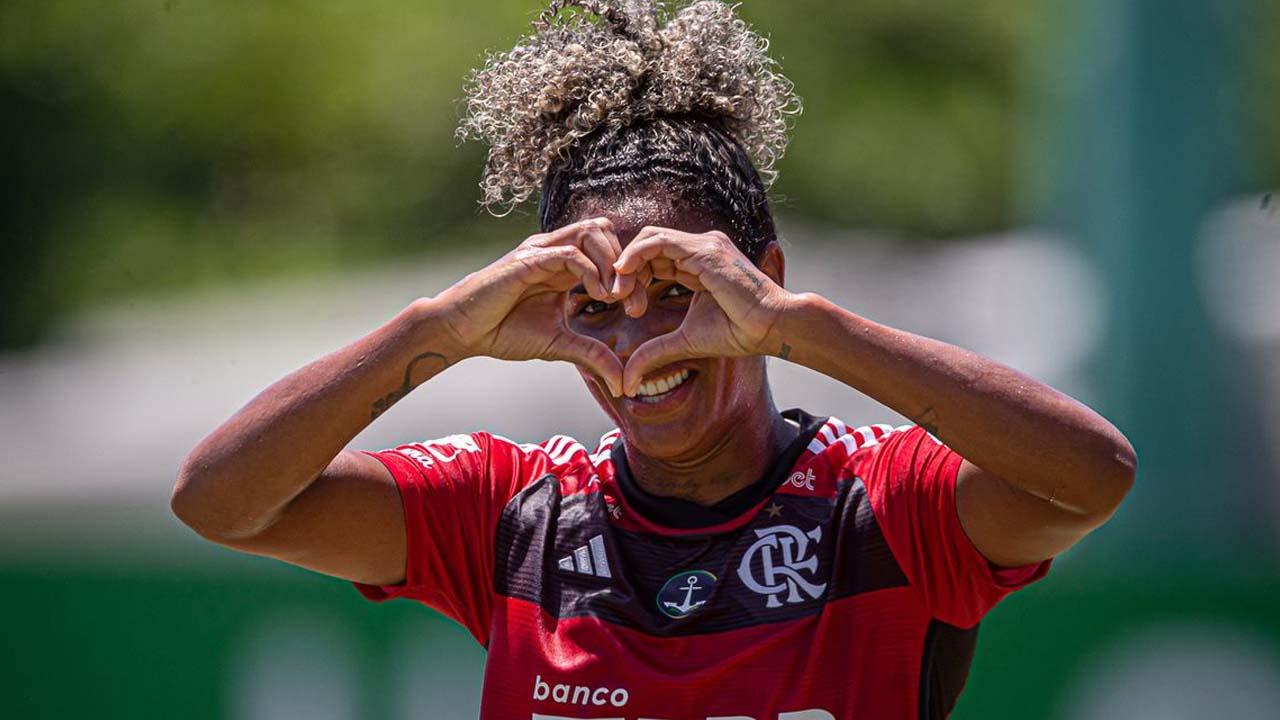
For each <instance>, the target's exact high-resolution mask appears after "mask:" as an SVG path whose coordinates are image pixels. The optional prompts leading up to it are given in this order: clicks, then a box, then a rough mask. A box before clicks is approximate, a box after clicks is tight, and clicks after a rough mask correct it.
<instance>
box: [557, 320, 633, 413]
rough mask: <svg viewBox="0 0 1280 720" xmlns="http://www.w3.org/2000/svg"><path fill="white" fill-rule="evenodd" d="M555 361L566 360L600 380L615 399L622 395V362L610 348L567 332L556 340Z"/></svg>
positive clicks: (583, 336) (591, 339)
mask: <svg viewBox="0 0 1280 720" xmlns="http://www.w3.org/2000/svg"><path fill="white" fill-rule="evenodd" d="M554 345H555V351H554V353H553V355H552V357H551V359H553V360H564V361H567V362H571V363H573V364H575V365H578V366H580V367H583V368H586V369H587V370H588V371H589V372H591V373H592V374H594V375H595V376H596V377H598V378H600V380H602V381H603V382H604V384H605V387H606V388H607V389H608V390H609V393H610V394H611V395H613V396H614V397H618V396H619V395H621V394H622V372H623V367H622V361H620V360H619V359H618V356H617V355H616V354H614V352H613V351H612V350H610V349H609V346H607V345H605V344H604V343H602V342H600V341H599V340H596V339H595V338H589V337H586V336H585V335H579V334H577V333H575V332H565V333H563V334H562V335H561V336H560V337H558V338H557V339H556V342H555V343H554Z"/></svg>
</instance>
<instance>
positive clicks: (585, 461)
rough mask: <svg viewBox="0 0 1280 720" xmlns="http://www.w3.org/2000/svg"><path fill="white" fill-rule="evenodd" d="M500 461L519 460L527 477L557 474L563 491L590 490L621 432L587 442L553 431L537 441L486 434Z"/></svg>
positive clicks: (570, 492) (608, 459)
mask: <svg viewBox="0 0 1280 720" xmlns="http://www.w3.org/2000/svg"><path fill="white" fill-rule="evenodd" d="M485 435H486V437H487V441H488V443H489V445H490V447H491V448H492V453H493V454H494V455H495V457H497V458H498V460H499V462H508V463H518V464H519V465H520V466H521V468H520V469H521V473H520V474H522V475H524V476H525V477H526V478H527V480H530V481H531V480H536V479H538V478H540V477H544V476H546V475H554V476H555V477H556V478H557V479H558V480H559V483H560V492H561V494H562V495H569V494H572V493H575V492H581V491H584V490H588V489H590V488H591V487H594V486H595V485H596V484H598V475H599V472H600V470H601V468H603V467H606V466H611V465H612V460H611V459H610V453H611V452H612V449H613V444H614V442H615V441H616V440H617V439H618V437H619V436H620V433H619V431H618V430H617V429H614V430H610V431H609V432H606V433H605V434H604V435H602V436H601V437H600V439H599V440H598V441H597V442H595V443H593V444H592V445H590V446H588V445H587V444H585V443H583V442H582V441H580V440H578V439H577V438H573V437H570V436H568V435H552V436H551V437H549V438H547V439H546V440H543V441H541V442H537V443H522V442H517V441H515V440H511V439H509V438H506V437H503V436H501V435H496V434H489V433H486V434H485Z"/></svg>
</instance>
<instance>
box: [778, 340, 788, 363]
mask: <svg viewBox="0 0 1280 720" xmlns="http://www.w3.org/2000/svg"><path fill="white" fill-rule="evenodd" d="M778 357H780V358H782V359H783V360H786V359H787V358H789V357H791V346H790V345H788V344H786V343H782V349H781V350H779V351H778Z"/></svg>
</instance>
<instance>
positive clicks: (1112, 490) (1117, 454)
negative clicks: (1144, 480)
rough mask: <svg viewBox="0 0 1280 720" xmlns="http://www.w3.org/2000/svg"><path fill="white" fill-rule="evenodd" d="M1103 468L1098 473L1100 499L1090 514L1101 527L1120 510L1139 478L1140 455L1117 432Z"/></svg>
mask: <svg viewBox="0 0 1280 720" xmlns="http://www.w3.org/2000/svg"><path fill="white" fill-rule="evenodd" d="M1110 445H1111V447H1110V452H1108V454H1107V457H1106V459H1105V461H1104V462H1103V464H1102V465H1103V466H1102V467H1101V468H1099V470H1098V471H1097V476H1096V477H1097V478H1098V480H1099V482H1098V483H1097V488H1098V491H1097V492H1098V498H1097V502H1096V503H1095V504H1094V509H1093V511H1092V512H1090V513H1089V514H1090V515H1091V516H1093V517H1094V518H1095V520H1096V524H1098V525H1101V524H1102V523H1104V522H1106V521H1107V520H1109V519H1111V516H1112V515H1114V514H1115V513H1116V511H1117V510H1119V509H1120V504H1121V503H1122V502H1124V499H1125V497H1126V496H1128V494H1129V491H1130V490H1132V489H1133V484H1134V482H1135V480H1136V479H1137V476H1138V454H1137V453H1136V452H1135V451H1134V449H1133V445H1131V444H1130V443H1129V441H1128V439H1127V438H1125V437H1124V436H1123V435H1121V434H1120V433H1119V432H1116V437H1115V438H1114V439H1113V441H1112V442H1111V443H1110Z"/></svg>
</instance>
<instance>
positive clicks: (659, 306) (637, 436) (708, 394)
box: [565, 195, 768, 461]
mask: <svg viewBox="0 0 1280 720" xmlns="http://www.w3.org/2000/svg"><path fill="white" fill-rule="evenodd" d="M575 215H576V217H574V218H571V222H572V221H576V220H579V219H585V218H591V217H607V218H609V219H610V220H611V221H612V222H613V227H614V232H615V233H616V234H617V236H618V241H619V242H620V243H621V244H622V246H623V247H626V246H627V244H628V243H630V242H631V240H632V238H634V237H635V235H636V234H637V233H638V232H639V231H640V230H641V229H643V228H644V227H647V226H650V225H654V226H660V227H668V228H672V229H674V230H681V231H683V232H688V233H702V232H707V231H710V230H714V229H723V228H718V227H717V226H716V224H715V223H714V222H712V220H711V219H710V218H708V217H707V216H706V215H705V214H704V213H700V212H698V211H695V210H692V209H690V208H688V207H687V206H684V205H683V204H675V203H672V202H670V201H669V200H665V199H664V198H663V197H661V196H655V195H643V196H640V197H630V198H623V199H619V200H599V201H597V200H591V201H588V202H585V203H583V204H582V206H581V207H580V208H579V212H577V213H575ZM575 290H580V288H576V289H575ZM645 291H646V292H647V293H648V294H649V307H648V310H647V311H646V312H645V314H644V315H642V316H640V317H638V318H633V317H630V316H628V315H627V314H626V313H625V312H624V311H623V307H622V303H603V302H600V301H598V300H595V299H593V298H591V297H590V296H589V295H587V294H586V293H585V292H580V291H570V293H569V294H568V295H567V297H566V300H565V319H566V321H567V322H568V324H569V327H570V329H572V330H573V331H574V332H577V333H579V334H581V335H585V336H587V337H591V338H595V339H597V340H599V341H601V342H603V343H604V344H605V345H606V346H608V347H609V348H610V349H611V350H613V352H614V353H615V354H616V355H617V356H618V359H619V361H620V362H621V363H622V364H623V365H625V364H626V362H627V360H628V359H629V358H630V357H631V355H632V353H634V352H635V351H636V349H637V348H639V347H640V346H641V345H642V344H644V343H645V342H646V341H648V340H650V339H652V338H655V337H658V336H660V335H663V334H666V333H669V332H671V331H673V330H675V329H676V328H677V327H679V326H680V323H681V322H682V321H683V320H684V316H685V313H686V312H687V311H688V309H689V302H690V300H691V299H692V292H690V291H689V290H688V289H687V288H685V287H683V286H681V285H679V284H677V283H676V282H675V281H672V280H654V281H653V282H652V283H651V284H650V285H649V287H648V288H646V289H645ZM637 292H639V290H638V289H637ZM579 372H580V373H581V375H582V377H583V380H585V381H586V383H587V388H588V389H589V390H590V391H591V394H592V395H593V396H594V397H595V399H596V402H597V403H599V404H600V407H601V408H602V409H603V410H604V411H605V413H606V414H608V415H609V417H610V418H612V419H613V421H614V423H616V424H617V426H618V428H619V429H621V431H622V434H623V436H624V437H625V438H626V441H627V443H628V445H629V446H630V447H631V448H632V449H634V450H637V451H639V452H642V453H644V454H645V455H648V456H650V457H655V458H664V459H671V460H676V461H678V460H681V459H688V460H691V461H694V460H697V458H698V457H700V456H702V455H704V454H705V453H707V452H708V451H710V450H711V449H712V448H714V447H715V446H716V445H717V444H718V443H719V442H723V440H724V438H725V437H727V435H728V433H731V432H733V430H734V428H735V426H737V425H738V424H740V423H741V422H744V421H748V420H749V419H751V418H753V417H754V413H755V412H756V411H758V405H759V404H760V403H761V402H767V401H768V393H767V389H766V388H765V385H764V384H765V369H764V359H763V358H759V357H747V358H696V359H689V360H682V361H679V362H676V363H672V364H671V365H667V366H665V367H662V368H658V369H656V370H653V371H650V372H649V373H647V374H646V375H645V378H644V380H645V381H646V382H648V381H658V382H659V387H661V383H666V384H667V386H668V390H667V391H666V392H664V393H661V394H659V395H657V396H653V397H650V398H648V399H642V398H640V397H626V396H623V397H616V398H615V397H613V395H611V394H610V393H609V391H608V389H607V388H606V387H605V385H604V383H603V382H602V381H601V380H600V379H599V378H598V377H596V376H595V375H594V374H592V373H590V372H588V371H585V370H582V369H581V368H580V369H579Z"/></svg>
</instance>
